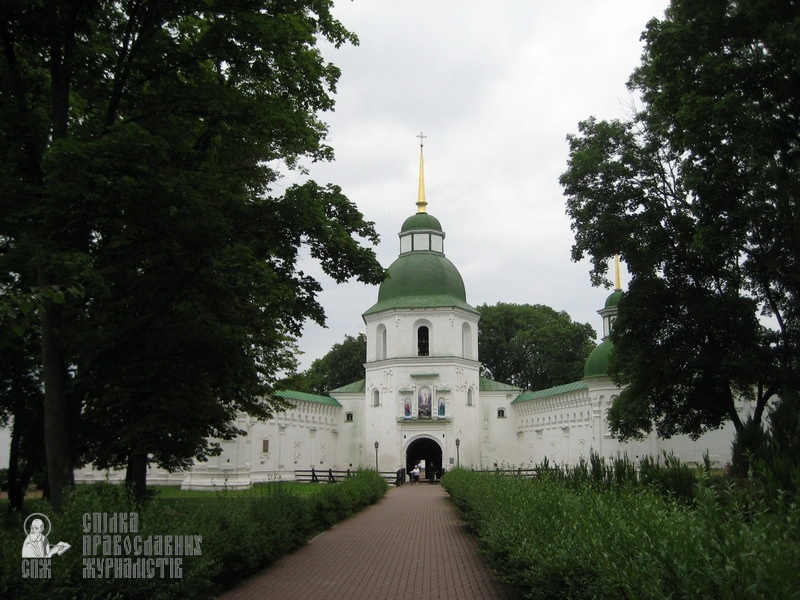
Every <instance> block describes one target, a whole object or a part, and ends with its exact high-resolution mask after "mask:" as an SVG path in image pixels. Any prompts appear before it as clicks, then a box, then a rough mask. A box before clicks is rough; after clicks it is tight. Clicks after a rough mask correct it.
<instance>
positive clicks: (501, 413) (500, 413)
mask: <svg viewBox="0 0 800 600" xmlns="http://www.w3.org/2000/svg"><path fill="white" fill-rule="evenodd" d="M497 418H498V419H505V418H506V409H505V408H498V409H497Z"/></svg>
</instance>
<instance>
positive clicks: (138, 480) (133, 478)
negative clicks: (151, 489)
mask: <svg viewBox="0 0 800 600" xmlns="http://www.w3.org/2000/svg"><path fill="white" fill-rule="evenodd" d="M125 484H126V485H127V486H128V488H129V489H130V490H131V491H132V492H133V497H134V498H135V499H136V501H137V502H141V501H142V500H144V497H145V492H146V491H147V452H145V451H144V450H142V449H141V448H133V449H132V450H131V453H130V456H128V469H127V471H126V472H125Z"/></svg>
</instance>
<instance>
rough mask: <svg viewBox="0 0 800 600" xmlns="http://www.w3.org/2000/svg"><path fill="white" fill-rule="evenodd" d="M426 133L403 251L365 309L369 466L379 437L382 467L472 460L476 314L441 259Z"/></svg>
mask: <svg viewBox="0 0 800 600" xmlns="http://www.w3.org/2000/svg"><path fill="white" fill-rule="evenodd" d="M423 139H424V136H423V135H422V134H420V155H419V188H418V193H417V202H416V206H417V211H416V213H415V214H413V215H412V216H410V217H409V218H407V219H406V220H405V222H404V223H403V225H402V227H401V228H400V234H399V238H400V254H399V256H398V257H397V259H396V260H395V261H394V262H393V263H392V265H391V266H390V267H389V270H388V277H387V279H386V280H385V281H384V282H383V283H382V284H381V286H380V289H379V291H378V301H377V302H376V303H375V304H374V305H373V306H372V307H370V308H369V309H368V310H367V311H366V312H365V313H364V314H363V318H364V322H365V323H366V328H367V362H366V373H365V375H366V377H365V398H364V401H365V404H366V406H365V407H364V408H365V410H364V413H363V414H364V429H363V431H364V440H363V444H362V448H363V450H362V455H363V456H362V457H361V460H362V461H363V463H364V464H370V462H371V461H370V459H371V458H373V455H372V452H373V450H374V442H378V448H377V454H378V463H379V465H380V468H381V470H390V469H399V468H408V467H409V466H410V465H411V464H412V463H416V462H417V461H420V460H422V461H424V462H425V466H426V469H428V474H430V469H436V470H438V469H441V468H442V467H445V468H447V467H450V466H454V465H455V461H456V458H457V457H458V459H459V460H460V462H461V463H464V464H466V463H472V462H474V463H478V462H479V453H480V451H479V443H480V436H479V423H480V414H479V408H478V402H477V401H476V399H477V398H479V393H480V376H479V366H480V363H479V362H478V319H479V316H480V315H479V313H478V311H477V310H476V309H475V308H473V307H472V306H470V305H469V304H468V303H467V298H466V291H465V288H464V281H463V279H462V278H461V274H460V273H459V272H458V269H456V267H455V265H453V263H452V262H450V260H448V259H447V257H446V256H445V253H444V240H445V233H444V231H443V230H442V226H441V224H440V223H439V220H438V219H437V218H436V217H434V216H433V215H431V214H429V213H428V211H427V205H428V203H427V200H426V198H425V170H424V158H423V143H422V142H423ZM457 438H458V439H459V441H460V442H461V448H460V453H459V451H458V450H457V448H456V443H455V442H456V439H457ZM465 453H466V454H465ZM470 454H474V456H470ZM372 462H373V463H374V458H373V460H372ZM423 476H424V475H423Z"/></svg>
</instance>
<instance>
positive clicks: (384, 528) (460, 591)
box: [220, 485, 518, 600]
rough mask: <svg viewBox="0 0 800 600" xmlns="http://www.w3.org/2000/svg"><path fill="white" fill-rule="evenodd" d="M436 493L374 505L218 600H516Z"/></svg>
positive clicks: (404, 495)
mask: <svg viewBox="0 0 800 600" xmlns="http://www.w3.org/2000/svg"><path fill="white" fill-rule="evenodd" d="M517 597H518V596H517V595H515V594H514V592H513V591H512V590H511V589H510V588H508V587H507V586H505V585H504V584H503V583H502V582H500V581H499V580H498V579H496V578H495V577H494V576H493V575H492V573H491V571H490V570H489V569H488V568H487V566H486V564H485V563H484V562H483V560H482V557H481V556H480V554H479V553H478V548H477V542H476V541H475V539H474V538H472V537H471V536H470V535H469V534H467V533H466V531H465V528H464V524H463V522H462V521H461V520H460V519H459V517H458V515H457V513H456V510H455V508H454V507H453V505H452V504H451V503H450V500H449V499H448V497H447V493H446V492H445V491H444V490H443V489H442V488H441V487H440V486H438V485H437V486H433V485H424V486H413V487H412V486H400V487H395V488H392V489H391V490H390V491H389V492H388V493H387V494H386V496H385V497H384V498H383V499H382V500H380V501H379V502H378V503H376V504H374V505H372V506H370V507H368V508H366V509H364V510H363V511H361V512H360V513H359V514H357V515H356V516H354V517H352V518H350V519H348V520H346V521H343V522H341V523H338V524H337V525H334V526H333V527H332V528H331V529H329V530H328V531H324V532H322V533H321V534H319V535H318V536H316V537H315V538H313V539H312V540H311V541H310V542H309V543H308V544H307V545H306V546H303V547H302V548H299V549H298V550H296V551H295V552H293V553H291V554H289V555H287V556H284V557H283V558H281V559H280V560H278V561H277V562H276V563H275V564H273V565H271V566H270V567H267V568H266V569H264V570H263V571H262V572H261V573H259V574H257V575H255V576H253V577H251V578H250V579H247V580H246V581H244V582H242V583H241V584H240V585H239V586H237V587H236V588H234V589H232V590H230V591H228V592H226V593H225V594H223V595H222V596H220V599H221V600H255V599H257V598H258V599H262V600H307V599H308V598H314V599H316V600H339V599H341V600H360V599H369V600H375V599H378V598H380V599H382V600H408V599H411V598H413V599H417V600H434V599H436V600H438V599H441V600H451V599H452V600H466V599H469V600H515V599H516V598H517Z"/></svg>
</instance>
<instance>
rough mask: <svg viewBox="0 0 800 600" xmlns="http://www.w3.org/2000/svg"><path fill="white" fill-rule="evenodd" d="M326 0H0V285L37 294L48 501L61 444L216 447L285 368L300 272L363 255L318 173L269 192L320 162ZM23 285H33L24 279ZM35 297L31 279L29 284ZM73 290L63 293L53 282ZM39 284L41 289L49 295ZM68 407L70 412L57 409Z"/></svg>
mask: <svg viewBox="0 0 800 600" xmlns="http://www.w3.org/2000/svg"><path fill="white" fill-rule="evenodd" d="M330 8H331V1H330V0H300V1H298V2H292V3H281V2H277V3H276V2H270V1H268V0H242V1H239V2H235V3H232V2H225V1H216V0H201V1H197V0H193V1H188V0H147V1H144V0H122V1H119V2H103V1H98V0H47V1H44V0H21V1H20V2H15V3H8V2H5V3H3V5H2V8H0V41H2V57H3V58H2V61H0V140H2V142H3V150H2V152H3V159H4V160H2V161H0V163H2V166H0V175H2V177H0V198H2V202H3V210H2V211H0V214H1V215H2V216H0V239H2V241H3V243H4V251H5V254H4V257H3V265H2V267H3V269H4V270H5V272H6V273H8V274H9V275H8V276H7V277H4V281H7V282H9V285H10V286H11V287H12V288H14V287H16V289H15V290H14V291H15V293H18V294H19V296H20V297H21V298H23V299H24V298H26V297H27V296H28V295H31V296H32V297H35V298H39V299H40V300H41V302H39V305H40V309H39V313H38V314H39V319H40V323H39V328H38V329H39V334H40V337H41V359H40V364H41V372H42V378H43V383H44V396H45V400H44V425H45V440H46V450H47V470H48V477H49V483H50V493H51V499H52V501H53V502H54V504H55V505H56V506H57V507H58V506H59V505H60V502H61V498H62V493H63V490H64V488H65V487H67V486H69V485H70V484H71V482H72V470H73V467H74V465H75V463H76V461H77V460H78V459H79V452H82V453H83V456H84V457H85V458H86V459H89V460H92V461H95V462H97V463H98V464H99V465H100V466H108V467H117V466H126V467H127V469H128V478H129V480H130V481H132V482H135V483H137V485H138V486H139V490H140V491H141V486H142V485H143V482H144V476H145V473H146V468H147V464H148V463H149V462H151V461H153V462H155V463H157V464H159V465H161V466H163V467H166V468H170V469H175V468H181V467H185V466H187V465H188V464H190V463H191V461H192V460H193V459H194V458H203V457H205V456H207V455H209V454H210V453H213V452H215V451H216V448H215V447H214V445H213V444H210V443H209V442H208V441H207V438H208V436H216V437H221V438H227V437H230V436H232V435H234V434H235V433H236V431H235V430H234V429H233V428H232V427H231V425H230V422H231V417H232V416H233V415H234V414H235V412H236V411H239V410H244V411H246V412H249V413H251V414H254V415H255V416H258V417H266V416H268V415H269V414H270V413H271V411H272V410H274V409H276V408H280V405H278V404H275V402H276V401H274V400H271V401H266V400H264V399H263V398H265V397H266V398H269V397H271V396H270V395H269V391H270V389H271V384H272V382H273V381H274V378H275V373H276V371H278V370H280V369H284V368H286V367H289V366H291V365H292V364H293V360H294V357H293V351H294V344H293V341H294V339H295V338H296V336H297V335H298V334H299V332H300V330H301V327H302V323H303V321H304V320H305V319H307V318H311V319H314V320H316V321H318V322H321V323H322V322H324V313H323V310H322V308H321V306H320V305H319V304H318V302H317V300H316V294H317V292H318V291H319V289H320V286H319V283H318V282H317V281H315V280H314V279H312V278H310V277H308V276H307V275H305V274H303V273H302V272H301V271H299V270H298V264H297V261H298V249H299V248H300V247H301V246H303V245H306V246H307V247H309V248H310V253H311V255H312V257H314V258H316V259H318V260H319V261H320V262H321V264H322V267H323V269H324V270H325V271H326V272H327V273H329V274H330V275H332V276H333V277H334V278H335V280H337V281H342V280H345V279H347V278H349V277H351V276H355V277H357V278H359V279H360V280H363V281H367V282H370V283H376V282H378V281H380V279H381V278H382V275H383V271H382V269H381V268H380V266H379V264H378V263H377V261H376V259H375V256H374V253H373V252H372V250H371V249H369V248H367V247H364V246H362V245H361V244H362V240H366V241H369V242H373V243H374V242H376V241H377V236H376V234H375V231H374V229H373V226H372V224H371V223H369V222H366V221H364V219H363V217H362V215H361V214H360V212H359V211H358V210H357V209H356V207H355V206H353V205H352V203H350V202H349V201H348V200H347V198H346V197H344V196H343V194H342V193H341V190H340V189H338V188H337V187H335V186H320V185H317V184H315V183H313V182H308V183H306V184H302V185H296V186H292V187H290V188H289V189H287V190H286V191H285V193H283V194H281V195H273V194H272V193H271V191H270V190H271V188H272V187H273V186H272V184H273V183H274V182H275V181H276V180H277V178H278V177H279V176H280V171H281V169H282V168H283V167H284V166H288V167H289V168H295V167H299V166H300V165H301V161H302V160H303V159H308V160H327V159H330V158H331V157H332V152H331V149H330V148H329V147H328V146H326V145H325V143H324V140H325V134H326V128H325V125H324V123H322V122H321V121H320V116H319V115H320V114H321V113H322V112H324V111H327V110H330V109H331V108H332V107H333V94H334V93H335V84H336V81H337V79H338V76H339V71H338V69H337V68H336V67H335V66H333V65H332V64H330V63H328V62H327V61H325V60H324V59H323V57H322V55H321V53H320V51H319V49H318V47H317V41H318V40H319V39H323V38H324V39H326V40H328V41H330V42H331V43H332V44H334V45H336V46H338V45H340V44H342V43H345V42H355V41H356V40H355V37H354V36H353V35H352V34H351V33H350V32H348V31H347V30H346V29H344V28H343V26H342V25H341V24H340V23H339V22H337V21H336V20H335V19H334V18H333V17H332V15H331V13H330ZM31 289H33V291H31ZM43 290H44V291H47V292H48V294H49V295H48V294H43V292H42V291H43ZM65 290H66V291H69V290H83V291H84V293H83V294H82V295H81V294H78V293H74V294H69V293H68V294H66V295H64V294H62V291H65ZM53 294H59V296H58V299H59V300H61V299H65V301H64V302H54V301H52V298H51V296H52V295H53ZM79 417H82V420H83V425H82V427H81V428H80V429H78V427H77V424H78V423H79V422H80V419H79Z"/></svg>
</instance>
